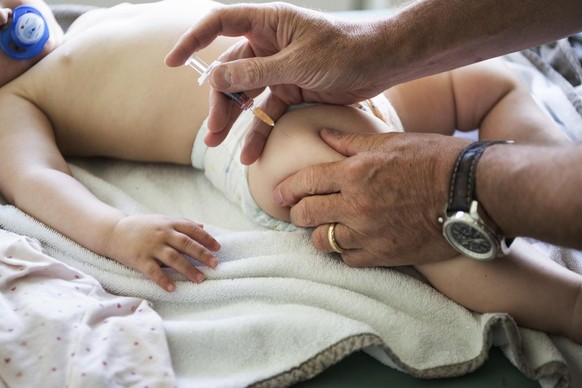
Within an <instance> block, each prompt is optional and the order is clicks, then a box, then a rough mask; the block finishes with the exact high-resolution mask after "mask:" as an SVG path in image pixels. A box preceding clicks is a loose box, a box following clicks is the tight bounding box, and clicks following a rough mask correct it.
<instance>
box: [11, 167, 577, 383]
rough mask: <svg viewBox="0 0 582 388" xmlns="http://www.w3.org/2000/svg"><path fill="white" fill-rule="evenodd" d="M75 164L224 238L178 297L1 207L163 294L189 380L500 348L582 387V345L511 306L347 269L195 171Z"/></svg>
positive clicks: (58, 243)
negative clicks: (253, 214) (526, 323)
mask: <svg viewBox="0 0 582 388" xmlns="http://www.w3.org/2000/svg"><path fill="white" fill-rule="evenodd" d="M71 167H72V170H73V173H74V175H75V177H76V178H77V179H79V180H80V181H81V182H82V183H84V184H85V185H86V186H87V187H88V188H89V189H90V190H92V191H93V192H94V193H95V194H96V195H97V196H98V197H100V198H101V199H102V200H104V201H106V202H108V203H111V204H112V205H115V206H117V207H119V208H121V209H124V210H125V211H127V212H130V213H136V212H156V213H162V214H167V215H171V216H180V217H189V218H191V219H193V220H195V221H198V222H202V223H204V224H205V225H206V228H207V230H209V231H210V232H211V233H212V234H213V235H215V236H216V237H217V239H218V240H219V241H220V242H221V244H222V249H221V251H220V252H219V260H220V264H219V266H218V267H217V268H216V269H214V270H209V269H206V268H204V269H203V270H204V272H205V274H206V275H207V280H206V281H205V282H203V283H202V284H200V285H195V284H192V283H189V282H187V281H184V280H182V279H181V277H180V276H174V279H176V281H177V289H176V291H175V292H174V293H166V292H164V291H162V290H161V289H160V288H158V286H156V285H154V284H153V283H151V282H150V281H149V280H147V279H146V278H145V277H144V276H143V275H141V274H140V273H137V272H136V271H134V270H131V269H128V268H125V267H123V266H121V265H120V264H118V263H117V262H114V261H111V260H108V259H106V258H103V257H100V256H98V255H95V254H93V253H91V252H89V251H87V250H85V249H83V248H81V247H80V246H78V245H77V244H75V243H73V242H72V241H70V240H69V239H67V238H64V237H63V236H61V235H59V234H57V233H55V232H54V231H52V230H51V229H49V228H46V227H44V226H43V225H41V224H39V223H38V222H36V221H35V220H33V219H32V218H30V217H28V216H26V215H24V214H23V213H21V212H20V211H18V210H17V209H15V208H13V207H11V206H3V207H1V208H0V225H1V226H2V228H5V229H8V230H11V231H13V232H15V233H19V234H23V235H27V236H30V237H34V238H37V239H38V240H39V241H41V242H42V244H43V245H44V247H45V249H46V250H47V252H48V253H49V254H50V255H51V256H53V257H55V258H57V259H59V260H61V261H63V262H65V263H66V264H69V265H70V266H72V267H75V268H77V269H78V270H80V271H82V272H84V273H86V274H88V275H91V276H93V277H95V278H96V279H97V280H99V282H101V284H102V285H103V286H104V288H105V289H107V290H109V291H110V292H112V293H114V294H121V295H126V296H134V297H140V298H145V299H147V300H149V301H151V302H153V306H154V309H155V310H156V311H157V312H158V313H159V314H160V316H161V317H162V318H163V320H164V327H165V330H166V334H167V340H168V344H169V348H170V353H171V357H172V364H173V367H174V372H175V374H176V377H177V379H178V386H184V387H186V386H213V387H214V386H222V387H238V386H243V385H252V384H257V385H271V386H272V385H276V386H279V385H289V384H292V383H295V382H298V381H302V380H305V379H308V378H310V377H313V376H315V375H316V374H318V373H320V372H321V371H323V370H324V369H325V368H327V367H329V366H331V365H333V364H334V363H336V362H338V361H340V360H341V359H342V358H344V357H345V356H347V355H349V354H350V353H353V352H356V351H358V350H360V349H365V350H366V351H367V352H368V353H369V354H371V355H373V356H374V357H376V358H377V359H379V360H380V361H381V362H383V363H385V364H386V365H389V366H390V367H393V368H397V369H399V370H402V371H405V372H406V373H409V374H411V375H413V376H418V377H424V378H427V377H451V376H458V375H463V374H465V373H468V372H471V371H473V370H475V369H477V368H478V367H479V366H480V365H482V363H483V362H484V361H485V360H486V358H487V354H488V351H489V348H490V346H499V347H501V348H502V349H503V351H504V352H505V353H506V355H507V356H508V357H509V358H510V359H511V360H512V361H513V362H514V364H516V365H517V367H518V368H519V369H520V370H521V371H522V372H523V373H524V374H526V375H527V376H529V377H531V378H533V379H537V380H539V381H540V383H541V384H542V385H544V386H555V385H560V384H561V385H564V384H567V383H568V382H569V381H577V382H576V384H581V383H582V378H580V376H579V375H577V374H576V373H579V372H577V371H579V370H582V364H581V361H580V360H582V347H581V346H578V345H575V344H574V343H572V342H571V341H569V340H565V339H562V338H552V337H549V336H547V335H545V334H542V333H539V332H535V331H532V330H526V329H521V328H518V327H517V326H516V325H515V323H514V322H513V320H512V319H511V318H510V317H509V316H507V315H505V314H483V315H482V314H476V313H472V312H470V311H468V310H466V309H464V308H463V307H461V306H459V305H457V304H456V303H454V302H452V301H450V300H449V299H447V298H445V297H444V296H443V295H441V294H440V293H439V292H437V291H435V290H434V289H432V288H431V287H430V286H428V285H427V284H425V283H424V282H423V281H422V280H419V279H418V278H417V277H415V276H413V275H414V273H413V272H412V271H408V272H409V273H410V274H408V273H405V272H407V271H406V270H404V271H403V272H401V271H397V270H391V269H355V268H349V267H347V266H346V265H345V264H343V263H342V262H341V261H340V260H339V259H338V258H337V257H335V256H332V255H324V254H320V253H318V252H317V251H315V250H314V249H313V248H312V246H311V243H310V240H309V235H308V233H307V232H306V231H302V232H292V233H291V232H276V231H269V230H264V229H261V228H260V227H258V226H257V225H255V224H253V223H251V222H250V221H248V220H247V219H246V218H245V217H244V216H243V215H242V213H241V212H240V210H239V209H237V208H236V207H235V206H234V205H232V204H231V203H230V202H228V201H227V200H225V199H224V198H223V196H222V195H220V194H219V193H218V192H217V191H216V190H215V189H214V188H213V187H212V186H211V185H210V184H209V183H208V182H207V180H206V179H205V178H204V175H203V173H201V172H199V171H196V170H194V169H192V168H189V167H177V166H170V165H155V164H140V163H127V162H118V161H107V160H82V161H81V160H78V161H73V162H72V166H71ZM88 233H90V231H88ZM570 253H571V252H569V253H568V254H570ZM411 275H412V276H411ZM568 363H569V366H568ZM576 379H577V380H576ZM576 384H573V385H574V386H575V385H576Z"/></svg>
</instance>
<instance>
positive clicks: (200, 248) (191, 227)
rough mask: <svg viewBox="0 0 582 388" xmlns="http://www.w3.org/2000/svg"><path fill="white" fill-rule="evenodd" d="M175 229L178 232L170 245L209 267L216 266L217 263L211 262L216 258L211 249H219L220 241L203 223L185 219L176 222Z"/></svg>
mask: <svg viewBox="0 0 582 388" xmlns="http://www.w3.org/2000/svg"><path fill="white" fill-rule="evenodd" d="M174 229H175V230H176V232H178V233H176V234H175V235H174V236H173V237H174V238H173V239H172V241H171V243H170V245H172V246H173V247H174V248H176V249H177V250H179V251H181V252H184V253H185V254H187V255H189V256H191V257H193V258H195V259H196V260H198V261H200V262H201V263H204V264H206V265H208V266H209V267H212V268H214V267H215V266H216V263H214V264H211V263H210V262H209V261H212V262H213V260H212V258H215V256H214V255H213V254H212V253H211V252H210V251H214V252H216V251H218V250H219V249H220V243H219V242H218V241H216V239H215V238H214V237H212V236H211V235H210V234H208V233H207V232H206V231H205V230H204V229H203V226H202V225H200V224H194V223H192V222H190V221H188V220H183V221H178V222H176V224H175V225H174Z"/></svg>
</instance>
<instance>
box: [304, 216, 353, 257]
mask: <svg viewBox="0 0 582 388" xmlns="http://www.w3.org/2000/svg"><path fill="white" fill-rule="evenodd" d="M330 225H331V224H324V225H320V226H318V227H317V228H315V229H314V230H313V232H311V240H312V241H313V245H314V246H315V249H317V250H318V251H320V252H326V253H332V252H335V250H334V249H333V247H332V246H331V242H330V241H329V226H330ZM334 235H335V241H336V244H337V245H338V246H339V247H340V248H341V249H343V250H344V253H346V252H347V251H348V250H352V249H355V248H357V247H358V245H357V241H356V240H355V239H354V237H353V232H352V230H351V229H350V228H349V227H347V226H346V225H344V224H342V223H336V224H335V228H334Z"/></svg>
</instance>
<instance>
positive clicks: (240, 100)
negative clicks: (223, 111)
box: [222, 92, 253, 110]
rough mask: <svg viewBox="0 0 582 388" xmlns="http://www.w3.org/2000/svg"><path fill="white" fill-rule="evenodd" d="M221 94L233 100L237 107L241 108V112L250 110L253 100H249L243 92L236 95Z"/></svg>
mask: <svg viewBox="0 0 582 388" xmlns="http://www.w3.org/2000/svg"><path fill="white" fill-rule="evenodd" d="M222 93H223V94H224V95H226V96H227V97H228V98H230V99H231V100H233V101H234V102H235V103H236V104H237V105H238V106H239V108H241V109H243V110H248V109H251V108H252V107H253V100H252V99H251V98H249V97H248V96H247V95H246V94H244V93H243V92H238V93H228V92H222Z"/></svg>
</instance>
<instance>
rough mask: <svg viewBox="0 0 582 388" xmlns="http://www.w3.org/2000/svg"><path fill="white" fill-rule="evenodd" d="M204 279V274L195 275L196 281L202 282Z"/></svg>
mask: <svg viewBox="0 0 582 388" xmlns="http://www.w3.org/2000/svg"><path fill="white" fill-rule="evenodd" d="M203 281H204V275H202V274H201V273H199V274H197V275H196V283H202V282H203Z"/></svg>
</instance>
